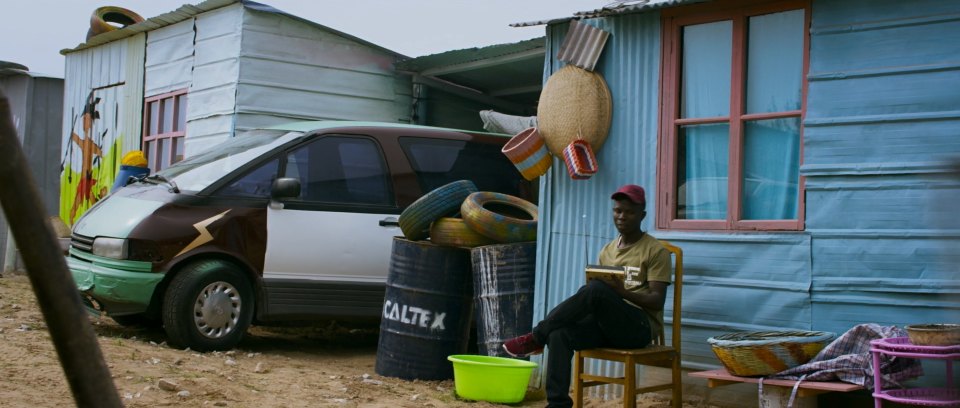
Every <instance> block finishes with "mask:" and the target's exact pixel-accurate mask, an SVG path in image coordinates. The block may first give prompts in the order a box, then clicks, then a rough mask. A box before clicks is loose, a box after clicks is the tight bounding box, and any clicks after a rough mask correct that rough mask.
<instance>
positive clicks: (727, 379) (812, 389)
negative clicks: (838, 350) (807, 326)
mask: <svg viewBox="0 0 960 408" xmlns="http://www.w3.org/2000/svg"><path fill="white" fill-rule="evenodd" d="M687 375H689V376H691V377H696V378H704V379H706V380H707V387H708V388H716V387H722V386H724V385H730V384H737V383H746V384H759V383H760V378H759V377H738V376H735V375H733V374H730V373H728V372H727V370H726V369H723V368H721V369H717V370H709V371H696V372H692V373H689V374H687ZM796 383H797V381H796V380H775V379H770V378H765V379H764V380H763V392H764V401H765V402H766V406H767V407H771V408H772V407H786V406H787V402H788V401H789V400H790V392H791V391H792V390H793V386H794V385H795V384H796ZM862 389H863V387H861V386H859V385H856V384H851V383H845V382H841V381H806V380H804V381H803V382H801V383H800V387H798V388H797V397H798V398H797V401H795V402H794V408H799V407H807V408H812V407H816V406H817V405H816V399H814V398H810V399H804V398H803V397H810V396H816V395H818V394H823V393H826V392H850V391H857V390H862ZM708 396H709V395H708Z"/></svg>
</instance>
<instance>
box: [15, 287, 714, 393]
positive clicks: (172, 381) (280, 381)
mask: <svg viewBox="0 0 960 408" xmlns="http://www.w3.org/2000/svg"><path fill="white" fill-rule="evenodd" d="M90 321H91V323H92V324H93V325H94V330H95V332H96V333H97V335H98V337H99V342H100V347H101V349H102V351H103V354H104V356H105V358H106V360H107V365H108V367H109V368H110V371H111V373H112V374H113V380H114V383H115V385H116V387H117V391H118V393H119V395H120V397H121V399H122V400H123V402H124V404H125V405H126V406H128V407H162V406H177V407H256V408H267V407H384V408H386V407H471V408H484V407H496V406H502V405H497V404H491V403H486V402H473V401H465V400H460V399H458V398H457V396H456V393H455V391H454V382H453V381H452V380H449V381H405V380H401V379H397V378H392V377H382V376H380V375H377V374H376V372H375V371H374V364H375V362H376V350H377V328H376V327H352V328H350V327H343V326H340V325H337V324H332V325H327V326H323V327H320V326H318V327H309V328H296V329H291V328H282V329H280V328H260V327H254V328H252V329H251V330H250V332H249V334H248V336H247V337H246V339H245V340H244V341H243V342H242V343H241V344H240V346H239V347H238V348H237V349H236V350H234V351H230V352H226V353H220V352H213V353H197V352H194V351H190V350H178V349H174V348H170V347H168V346H167V345H166V343H164V334H163V332H162V331H161V330H159V329H144V328H127V327H122V326H119V325H117V324H116V323H115V322H114V321H113V320H112V319H109V318H106V317H104V318H102V319H97V318H91V320H90ZM621 404H622V402H620V401H615V400H611V401H599V400H593V401H590V402H589V404H588V406H591V407H616V406H621ZM72 405H73V398H72V395H71V394H70V390H69V387H68V386H67V384H66V380H65V377H64V375H63V371H62V369H61V367H60V364H59V361H58V359H57V356H56V352H55V351H54V349H53V344H52V343H51V342H50V336H49V334H48V332H47V328H46V324H45V323H44V320H43V316H42V315H41V313H40V310H39V308H38V307H37V304H36V299H35V297H34V295H33V292H32V291H31V290H30V284H29V280H28V279H27V278H26V277H25V276H10V275H8V276H5V277H2V278H0V406H4V407H31V408H33V407H57V406H72ZM514 406H518V407H543V406H546V402H545V401H544V400H543V393H542V392H539V391H537V390H529V391H528V393H527V397H526V399H525V400H524V401H523V402H522V403H520V404H516V405H514ZM638 406H641V407H668V406H669V402H668V401H667V400H666V399H664V398H662V397H660V396H657V395H652V396H649V397H646V399H644V400H643V401H641V403H640V404H638ZM685 406H686V405H685ZM690 406H696V404H690Z"/></svg>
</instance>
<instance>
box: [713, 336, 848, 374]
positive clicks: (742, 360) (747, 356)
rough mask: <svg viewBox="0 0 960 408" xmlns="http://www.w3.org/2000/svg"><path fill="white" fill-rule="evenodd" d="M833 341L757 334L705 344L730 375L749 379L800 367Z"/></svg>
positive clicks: (725, 338)
mask: <svg viewBox="0 0 960 408" xmlns="http://www.w3.org/2000/svg"><path fill="white" fill-rule="evenodd" d="M833 338H834V334H833V333H829V332H819V331H804V330H793V331H763V332H759V331H758V332H740V333H728V334H723V335H720V336H716V337H711V338H710V339H708V340H707V342H708V343H710V346H711V347H712V348H713V352H714V354H716V355H717V358H719V359H720V362H721V363H723V366H724V367H726V368H727V371H729V372H730V374H733V375H738V376H742V377H749V376H758V375H770V374H776V373H779V372H781V371H783V370H786V369H788V368H793V367H796V366H798V365H800V364H804V363H806V362H807V361H810V359H812V358H813V357H814V356H816V355H817V353H819V352H820V350H822V349H823V348H824V347H826V345H827V344H829V343H830V341H832V340H833Z"/></svg>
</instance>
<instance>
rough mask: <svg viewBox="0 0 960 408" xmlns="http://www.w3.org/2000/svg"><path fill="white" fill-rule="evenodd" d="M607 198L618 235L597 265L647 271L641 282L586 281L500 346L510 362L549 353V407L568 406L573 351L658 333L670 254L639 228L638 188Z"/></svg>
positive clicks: (643, 340) (642, 212)
mask: <svg viewBox="0 0 960 408" xmlns="http://www.w3.org/2000/svg"><path fill="white" fill-rule="evenodd" d="M610 198H611V199H612V200H613V223H614V225H615V226H616V228H617V231H618V232H619V233H620V236H619V237H617V239H615V240H613V241H611V242H610V243H608V244H607V245H605V246H604V247H603V249H602V250H601V251H600V259H599V263H600V264H601V265H606V266H632V267H637V268H640V269H641V270H643V271H646V274H647V277H646V279H643V280H641V283H636V282H630V281H624V280H622V279H591V280H589V281H587V283H586V284H584V285H583V286H582V287H581V288H580V289H579V290H578V291H577V292H576V293H575V294H573V295H572V296H570V297H569V298H567V299H566V300H564V301H563V302H561V303H560V304H558V305H557V306H556V307H554V308H553V310H551V311H550V313H548V314H547V317H546V318H545V319H543V321H541V322H540V323H539V324H537V325H536V327H534V329H533V332H532V333H528V334H525V335H522V336H519V337H515V338H512V339H509V340H507V341H505V342H504V343H503V348H504V350H506V352H507V353H508V354H510V355H512V356H514V357H527V356H530V355H533V354H539V353H541V352H542V351H543V348H544V346H546V347H549V348H550V353H549V354H548V356H547V367H546V370H547V372H546V375H547V384H546V385H547V403H548V405H547V406H548V407H550V408H559V407H570V406H573V400H572V399H571V398H570V395H569V389H570V368H571V367H570V365H571V361H572V358H573V353H574V351H575V350H585V349H591V348H598V347H615V348H641V347H646V346H647V345H648V344H650V339H652V338H653V337H654V336H656V334H658V333H659V332H660V330H662V328H663V303H664V299H665V298H666V291H667V285H669V284H670V282H671V280H670V252H669V251H667V250H666V248H664V247H663V246H662V245H660V242H659V241H657V239H656V238H653V237H651V236H649V235H647V234H646V233H644V232H643V230H641V229H640V222H641V221H643V219H644V217H646V215H647V213H646V197H645V193H644V191H643V188H642V187H640V186H637V185H633V184H628V185H625V186H623V187H620V189H618V190H617V191H616V192H615V193H613V195H611V196H610Z"/></svg>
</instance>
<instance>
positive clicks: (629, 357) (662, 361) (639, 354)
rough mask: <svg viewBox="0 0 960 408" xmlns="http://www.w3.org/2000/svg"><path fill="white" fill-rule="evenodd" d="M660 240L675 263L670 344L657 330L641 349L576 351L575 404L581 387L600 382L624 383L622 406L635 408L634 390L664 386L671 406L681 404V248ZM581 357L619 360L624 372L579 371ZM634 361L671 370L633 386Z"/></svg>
mask: <svg viewBox="0 0 960 408" xmlns="http://www.w3.org/2000/svg"><path fill="white" fill-rule="evenodd" d="M660 242H661V243H662V244H663V246H664V247H665V248H667V250H668V251H670V252H672V253H673V254H674V256H675V257H676V267H675V268H674V272H673V276H674V278H673V322H672V326H673V334H672V336H671V338H670V340H671V344H670V345H667V344H666V341H665V339H664V335H663V331H662V330H661V331H660V334H659V335H658V336H657V337H656V338H654V339H653V340H652V341H651V344H650V345H649V346H647V347H645V348H642V349H613V348H600V349H590V350H581V351H578V352H576V353H575V354H574V357H573V358H574V371H575V372H574V392H573V401H574V406H575V407H577V408H581V407H583V389H584V388H587V387H595V386H598V385H604V384H619V385H622V386H623V387H624V390H623V406H624V407H625V408H635V407H636V406H637V394H643V393H647V392H651V391H660V390H667V389H673V401H672V406H673V407H674V408H680V407H681V406H682V405H683V383H682V381H681V377H680V374H681V372H680V298H681V296H680V294H681V292H682V289H683V251H682V250H680V248H678V247H676V246H673V245H672V244H670V243H669V242H666V241H660ZM585 358H592V359H598V360H609V361H619V362H621V363H623V373H624V375H623V377H606V376H601V375H594V374H589V373H585V372H584V371H583V368H584V365H583V360H584V359H585ZM637 364H642V365H649V366H655V367H663V368H670V369H671V370H672V371H673V375H672V381H671V382H669V383H665V384H655V385H649V386H645V387H640V388H637V370H636V368H637Z"/></svg>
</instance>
